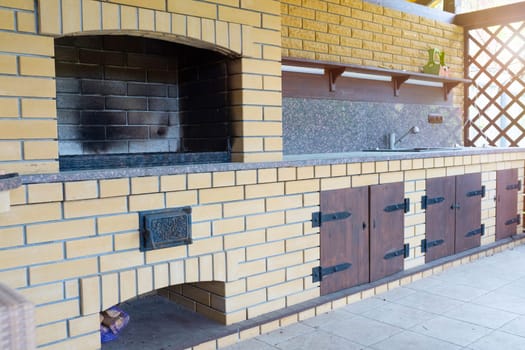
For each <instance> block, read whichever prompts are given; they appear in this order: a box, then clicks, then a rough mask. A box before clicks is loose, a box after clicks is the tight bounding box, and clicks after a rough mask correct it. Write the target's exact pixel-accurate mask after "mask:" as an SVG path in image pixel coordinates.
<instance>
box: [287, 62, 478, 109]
mask: <svg viewBox="0 0 525 350" xmlns="http://www.w3.org/2000/svg"><path fill="white" fill-rule="evenodd" d="M282 64H283V66H294V67H304V68H317V69H323V70H324V75H326V76H327V78H328V87H329V89H330V91H335V89H336V82H337V79H339V77H341V76H342V75H343V73H345V72H350V73H357V74H360V76H358V77H357V78H358V79H369V80H384V78H382V77H390V81H391V82H392V90H393V93H394V96H399V91H400V89H401V86H402V85H403V84H404V83H406V82H407V81H408V80H409V79H410V80H411V81H413V82H414V83H417V82H427V83H428V82H430V83H438V84H442V87H443V98H444V100H445V101H446V100H447V99H448V95H449V93H450V91H451V90H452V89H453V88H455V87H456V86H457V85H459V84H461V83H464V84H470V83H471V82H472V81H471V80H469V79H461V78H449V77H443V76H439V75H433V74H424V73H418V72H408V71H404V70H397V69H388V68H379V67H368V66H360V65H356V64H338V63H332V62H326V61H314V60H308V59H301V58H289V57H283V59H282Z"/></svg>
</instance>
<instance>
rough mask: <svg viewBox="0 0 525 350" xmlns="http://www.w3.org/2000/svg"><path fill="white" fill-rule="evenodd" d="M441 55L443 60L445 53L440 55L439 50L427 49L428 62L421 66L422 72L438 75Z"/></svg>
mask: <svg viewBox="0 0 525 350" xmlns="http://www.w3.org/2000/svg"><path fill="white" fill-rule="evenodd" d="M441 57H443V61H445V54H444V53H443V55H441V52H440V51H439V50H438V49H436V48H433V49H429V50H428V63H427V64H425V65H424V66H423V73H427V74H434V75H439V70H440V68H441Z"/></svg>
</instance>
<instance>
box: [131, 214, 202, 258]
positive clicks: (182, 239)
mask: <svg viewBox="0 0 525 350" xmlns="http://www.w3.org/2000/svg"><path fill="white" fill-rule="evenodd" d="M139 227H140V250H141V251H147V250H153V249H162V248H168V247H175V246H179V245H184V244H191V243H192V239H191V208H190V207H183V208H175V209H162V210H151V211H144V212H140V213H139Z"/></svg>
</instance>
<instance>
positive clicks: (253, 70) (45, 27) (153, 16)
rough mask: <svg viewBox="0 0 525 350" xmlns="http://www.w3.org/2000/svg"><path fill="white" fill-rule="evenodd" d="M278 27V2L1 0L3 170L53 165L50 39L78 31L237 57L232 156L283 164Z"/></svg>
mask: <svg viewBox="0 0 525 350" xmlns="http://www.w3.org/2000/svg"><path fill="white" fill-rule="evenodd" d="M35 4H38V8H35ZM37 24H38V26H37ZM280 29H281V28H280V5H279V1H276V0H267V1H263V2H254V1H242V2H239V1H237V2H232V1H228V0H219V1H213V2H210V1H203V0H191V1H190V0H184V1H182V0H155V1H147V2H144V1H134V0H120V1H119V0H112V1H100V0H84V1H79V0H40V1H38V2H36V1H30V0H20V1H13V0H1V1H0V30H2V31H1V32H0V85H1V86H2V87H3V88H2V89H1V90H0V146H1V147H0V168H1V169H3V170H5V171H7V172H19V173H49V172H56V171H58V160H57V159H58V143H57V121H56V113H57V112H56V91H55V90H56V87H55V81H54V79H53V78H54V77H55V71H54V60H53V56H54V38H55V37H61V36H67V35H79V34H90V35H95V34H101V35H104V34H115V33H126V34H129V35H140V36H147V37H152V38H159V39H162V40H170V41H176V42H182V43H185V44H189V45H194V46H198V47H203V48H209V49H214V50H218V51H221V52H224V53H226V54H229V55H232V56H234V57H238V59H235V60H233V62H232V64H231V67H230V69H231V71H232V72H233V76H232V79H231V89H232V90H233V92H232V95H233V98H232V100H233V102H232V104H233V105H232V110H233V111H232V114H233V118H232V119H233V120H234V122H233V127H232V130H233V142H232V143H233V145H232V146H233V155H232V158H233V160H234V161H243V162H248V161H265V160H280V159H281V157H282V138H281V136H282V131H281V71H280V63H279V62H280V59H281V35H280ZM37 30H38V32H37Z"/></svg>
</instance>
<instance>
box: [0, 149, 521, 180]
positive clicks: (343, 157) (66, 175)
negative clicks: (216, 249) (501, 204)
mask: <svg viewBox="0 0 525 350" xmlns="http://www.w3.org/2000/svg"><path fill="white" fill-rule="evenodd" d="M523 151H525V148H518V147H509V148H498V147H479V148H476V147H456V148H454V147H444V148H433V149H429V150H425V151H413V152H411V151H403V152H392V151H384V152H380V151H356V152H345V153H323V154H304V155H285V156H284V157H283V160H282V161H270V162H256V163H211V164H184V165H171V166H157V167H145V168H118V169H100V170H82V171H62V172H59V173H51V174H29V175H22V176H21V181H22V183H23V184H29V183H49V182H63V181H83V180H97V179H116V178H123V177H140V176H159V175H176V174H186V173H203V172H214V171H234V170H251V169H265V168H277V167H279V168H283V167H298V166H314V165H330V164H345V163H361V162H372V161H383V160H403V159H419V158H435V157H451V156H466V155H483V154H496V153H516V152H523ZM0 190H1V187H0Z"/></svg>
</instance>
